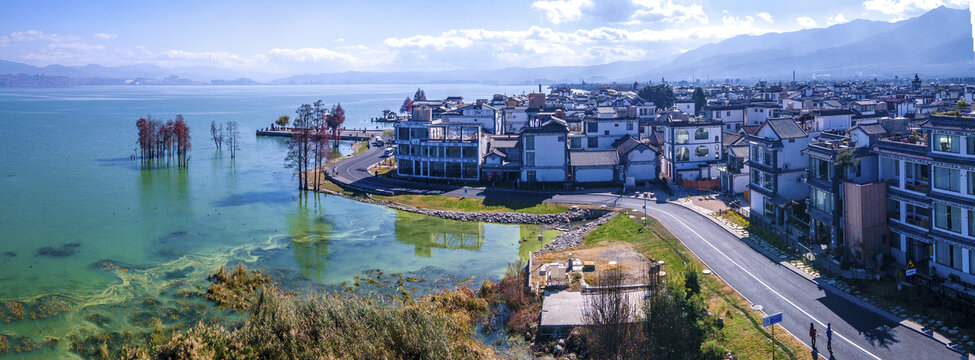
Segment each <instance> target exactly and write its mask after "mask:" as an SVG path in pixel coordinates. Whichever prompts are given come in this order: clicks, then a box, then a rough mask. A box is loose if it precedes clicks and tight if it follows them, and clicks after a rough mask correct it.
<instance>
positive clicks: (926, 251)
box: [876, 115, 975, 284]
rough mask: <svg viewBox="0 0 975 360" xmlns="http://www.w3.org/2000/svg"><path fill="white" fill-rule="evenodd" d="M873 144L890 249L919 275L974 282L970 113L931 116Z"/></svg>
mask: <svg viewBox="0 0 975 360" xmlns="http://www.w3.org/2000/svg"><path fill="white" fill-rule="evenodd" d="M921 130H922V131H923V135H921V134H912V135H906V136H901V137H891V138H888V139H884V140H881V141H879V142H878V143H877V146H876V149H877V153H878V155H879V157H880V161H879V169H880V177H881V179H882V180H884V181H886V182H887V193H888V195H887V211H888V216H889V218H888V220H889V224H890V231H891V233H892V240H893V241H892V245H891V254H892V255H893V256H894V258H895V259H896V260H897V261H898V262H899V263H900V264H902V265H903V264H905V263H907V262H908V261H910V262H913V263H914V265H915V266H916V267H917V269H918V273H919V274H921V275H927V276H931V275H934V274H937V275H938V276H940V277H942V278H949V279H955V280H956V281H960V282H965V283H968V284H975V261H972V260H973V259H972V255H975V253H973V252H975V118H973V117H954V116H939V115H935V116H932V117H931V118H930V119H928V120H927V121H926V122H925V123H923V125H922V126H921Z"/></svg>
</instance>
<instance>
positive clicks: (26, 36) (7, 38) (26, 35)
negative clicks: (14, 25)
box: [0, 30, 62, 47]
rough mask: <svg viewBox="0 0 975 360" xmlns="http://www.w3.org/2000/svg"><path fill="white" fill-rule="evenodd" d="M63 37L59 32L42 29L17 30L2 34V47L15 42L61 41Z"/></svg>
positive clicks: (0, 43)
mask: <svg viewBox="0 0 975 360" xmlns="http://www.w3.org/2000/svg"><path fill="white" fill-rule="evenodd" d="M61 39H62V37H61V36H60V35H58V34H49V33H46V32H43V31H40V30H27V31H16V32H12V33H10V35H2V36H0V47H7V46H9V45H10V44H11V43H14V42H29V41H60V40H61Z"/></svg>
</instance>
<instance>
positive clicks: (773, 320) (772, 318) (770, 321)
mask: <svg viewBox="0 0 975 360" xmlns="http://www.w3.org/2000/svg"><path fill="white" fill-rule="evenodd" d="M780 322H782V313H778V314H772V315H769V316H766V317H763V318H762V326H772V325H775V324H778V323H780Z"/></svg>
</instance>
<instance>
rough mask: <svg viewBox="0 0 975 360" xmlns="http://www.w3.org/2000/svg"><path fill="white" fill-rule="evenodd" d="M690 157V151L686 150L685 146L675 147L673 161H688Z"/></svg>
mask: <svg viewBox="0 0 975 360" xmlns="http://www.w3.org/2000/svg"><path fill="white" fill-rule="evenodd" d="M690 159H691V152H690V150H687V147H686V146H681V147H678V148H677V153H676V154H674V161H688V160H690Z"/></svg>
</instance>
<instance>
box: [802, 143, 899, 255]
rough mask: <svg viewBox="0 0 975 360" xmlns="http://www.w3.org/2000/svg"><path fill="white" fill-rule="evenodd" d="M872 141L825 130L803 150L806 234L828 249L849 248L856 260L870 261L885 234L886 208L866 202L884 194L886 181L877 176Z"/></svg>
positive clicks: (881, 197)
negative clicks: (806, 161) (805, 159)
mask: <svg viewBox="0 0 975 360" xmlns="http://www.w3.org/2000/svg"><path fill="white" fill-rule="evenodd" d="M872 126H877V127H879V125H872ZM881 130H882V128H881ZM871 145H873V144H872V143H871V142H870V141H860V142H856V143H854V142H852V141H851V140H850V136H849V135H843V134H840V133H834V132H829V133H823V134H822V135H820V136H819V137H817V138H816V139H815V140H813V141H812V142H811V143H810V144H809V147H808V148H807V149H806V151H805V152H806V154H807V155H808V156H809V175H808V177H807V180H806V182H807V183H808V184H809V196H808V197H809V203H808V205H807V212H808V214H809V237H810V239H812V241H813V243H817V244H825V245H828V246H829V247H830V248H831V249H832V248H837V247H842V248H844V249H846V250H849V254H850V255H851V258H852V259H854V260H857V262H858V263H860V264H868V263H874V262H873V261H874V260H875V259H874V257H875V256H876V255H877V254H878V253H880V252H881V251H882V250H883V249H882V246H881V245H882V243H883V241H884V240H885V239H886V235H887V222H886V212H885V209H884V208H883V207H882V206H871V205H870V204H878V203H881V202H882V201H883V199H884V198H885V197H886V191H885V185H884V184H883V183H878V182H877V179H878V171H877V155H876V154H875V153H873V152H872V151H871Z"/></svg>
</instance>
